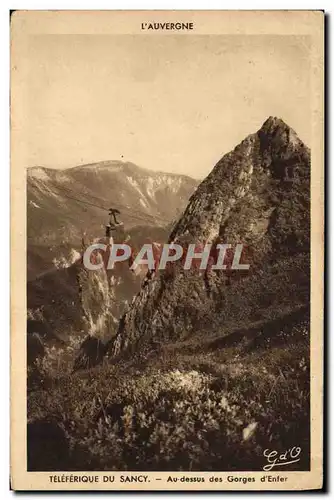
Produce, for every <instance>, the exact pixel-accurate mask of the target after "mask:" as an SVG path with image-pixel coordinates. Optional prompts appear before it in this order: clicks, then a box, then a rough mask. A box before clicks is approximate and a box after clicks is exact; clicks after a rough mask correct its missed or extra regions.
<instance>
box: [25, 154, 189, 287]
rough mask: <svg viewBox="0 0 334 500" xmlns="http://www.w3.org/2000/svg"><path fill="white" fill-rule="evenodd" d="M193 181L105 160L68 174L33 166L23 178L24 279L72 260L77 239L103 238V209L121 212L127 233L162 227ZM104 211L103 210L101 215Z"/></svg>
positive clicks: (182, 203) (181, 204) (183, 201)
mask: <svg viewBox="0 0 334 500" xmlns="http://www.w3.org/2000/svg"><path fill="white" fill-rule="evenodd" d="M196 185H197V182H196V181H195V180H193V179H191V178H190V177H187V176H184V175H177V174H167V173H162V172H153V171H149V170H146V169H143V168H140V167H137V166H136V165H134V164H132V163H125V162H117V161H108V162H100V163H94V164H91V165H83V166H78V167H74V168H70V169H66V170H54V169H50V168H43V167H33V168H30V169H28V173H27V221H28V228H27V231H28V279H31V278H34V277H35V276H36V275H37V274H39V273H41V272H45V271H47V270H48V269H50V268H51V267H53V264H52V261H53V260H54V259H55V260H56V261H57V260H59V259H61V258H64V259H66V260H68V261H69V264H70V263H71V261H72V262H73V259H72V260H71V252H72V251H73V250H75V251H78V250H79V247H80V244H81V238H82V236H83V235H84V234H86V237H87V239H90V238H96V237H101V236H103V234H104V226H105V224H106V223H107V220H108V213H107V210H108V209H109V207H111V206H113V207H116V208H118V209H119V210H120V212H121V216H120V217H121V220H122V221H124V224H125V228H126V230H127V229H128V228H131V227H136V226H151V227H153V226H160V227H164V226H166V225H168V224H170V223H171V221H172V220H174V219H175V217H177V215H178V214H179V213H180V212H181V211H182V209H183V208H184V206H185V204H186V201H187V200H188V198H189V196H190V195H191V193H192V192H193V190H194V189H195V186H196ZM104 209H105V210H104Z"/></svg>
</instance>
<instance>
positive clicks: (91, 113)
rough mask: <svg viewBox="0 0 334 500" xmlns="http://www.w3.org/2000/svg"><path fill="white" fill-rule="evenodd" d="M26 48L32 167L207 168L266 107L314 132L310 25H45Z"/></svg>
mask: <svg viewBox="0 0 334 500" xmlns="http://www.w3.org/2000/svg"><path fill="white" fill-rule="evenodd" d="M28 54H29V56H28V74H27V113H28V116H29V120H27V123H28V125H27V130H26V131H25V137H27V146H28V148H27V167H31V166H35V165H40V166H45V167H51V168H68V167H73V166H76V165H80V164H86V163H93V162H98V161H105V160H123V161H132V162H134V163H136V164H137V165H139V166H141V167H145V168H148V169H152V170H160V171H166V172H175V173H182V174H187V175H190V176H192V177H195V178H202V177H204V176H205V175H207V174H208V173H209V172H210V171H211V170H212V168H213V167H214V165H215V163H216V162H217V161H218V160H219V159H220V158H221V156H222V155H223V154H225V153H227V152H229V151H230V150H231V149H233V148H234V147H235V146H236V145H237V144H238V143H239V142H240V141H241V140H242V139H244V138H245V137H246V136H247V135H249V134H250V133H253V132H256V131H257V130H258V129H259V128H260V127H261V125H262V123H263V122H264V121H265V120H266V119H267V117H268V116H278V117H280V118H282V119H283V120H284V121H285V122H286V123H288V124H289V125H290V126H291V127H292V128H293V129H295V131H296V132H297V134H298V135H299V137H300V138H301V139H302V140H303V141H304V142H306V144H308V145H310V142H311V137H310V134H311V119H310V95H311V94H310V78H309V77H310V61H309V56H310V46H309V38H308V37H306V36H304V37H302V36H271V35H270V36H269V35H262V36H241V35H228V36H223V35H156V36H154V37H152V36H147V35H107V36H106V35H35V36H31V37H30V43H29V48H28Z"/></svg>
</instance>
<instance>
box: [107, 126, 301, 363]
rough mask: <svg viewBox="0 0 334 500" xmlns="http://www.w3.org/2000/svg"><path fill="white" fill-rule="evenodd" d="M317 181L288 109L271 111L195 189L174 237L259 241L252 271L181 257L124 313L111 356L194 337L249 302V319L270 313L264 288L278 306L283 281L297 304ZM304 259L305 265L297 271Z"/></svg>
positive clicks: (194, 240) (176, 239)
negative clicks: (193, 264) (283, 114)
mask: <svg viewBox="0 0 334 500" xmlns="http://www.w3.org/2000/svg"><path fill="white" fill-rule="evenodd" d="M309 181H310V151H309V149H308V148H307V147H306V146H305V145H304V144H303V142H302V141H301V140H300V139H299V138H298V136H297V134H296V132H295V131H294V130H292V129H291V128H290V127H289V126H288V125H287V124H286V123H284V122H283V121H282V120H281V119H279V118H275V117H269V118H268V119H267V120H266V121H265V122H264V124H263V125H262V127H261V128H260V129H259V130H258V131H257V132H256V133H254V134H251V135H249V136H248V137H246V139H244V140H243V141H242V142H241V143H240V144H239V145H238V146H237V147H236V148H235V149H234V150H233V151H231V152H230V153H227V154H226V155H224V156H223V157H222V158H221V160H220V161H219V162H218V163H217V164H216V166H215V167H214V168H213V170H212V172H211V173H210V174H209V175H208V176H207V177H206V179H205V180H203V182H202V183H201V184H200V185H199V187H198V188H197V190H196V191H195V193H194V194H193V195H192V196H191V198H190V200H189V204H188V206H187V208H186V210H185V211H184V213H183V215H182V216H181V217H180V219H179V220H178V222H177V223H176V224H175V226H174V228H173V230H172V232H171V234H170V238H169V242H172V241H173V242H178V243H180V244H187V243H189V242H192V243H198V242H202V243H215V242H217V241H224V242H225V243H229V244H236V243H243V244H244V245H245V246H247V248H249V249H251V251H250V252H249V254H248V258H249V256H250V255H251V262H250V272H249V274H248V275H247V276H241V275H240V274H239V275H237V274H236V275H235V276H233V277H232V278H231V277H230V278H229V279H228V280H227V277H226V273H225V271H222V270H221V271H215V272H212V273H211V274H210V276H206V277H205V280H204V278H203V273H199V272H198V270H196V269H191V270H188V271H185V270H184V269H183V268H182V266H181V265H180V264H175V266H174V271H173V273H172V274H171V273H167V272H166V271H160V272H159V273H158V274H156V275H155V276H153V277H152V279H150V280H149V281H148V283H146V284H145V286H143V287H142V289H141V290H140V292H139V294H138V295H137V296H136V298H135V299H134V301H133V303H132V305H131V307H130V308H129V310H128V311H127V312H126V314H125V315H124V316H123V318H122V320H121V321H120V325H119V329H118V333H117V335H116V337H115V338H114V339H113V340H112V341H111V343H110V346H109V356H111V357H113V356H117V355H119V354H120V353H122V352H124V351H127V350H135V349H137V348H138V347H139V346H140V345H141V344H142V343H145V342H151V341H152V340H154V341H159V342H165V341H170V340H179V339H182V338H185V337H188V336H189V335H191V333H192V332H194V331H196V330H198V329H199V328H200V327H201V326H202V325H205V324H208V323H214V322H217V324H222V325H223V324H224V321H226V317H227V316H228V317H229V318H230V317H232V318H234V320H235V321H237V320H238V318H239V319H240V318H241V312H240V311H242V312H243V316H242V317H243V321H244V320H245V318H246V316H247V314H248V316H249V319H252V318H253V314H254V311H255V310H256V313H257V316H258V317H261V310H262V309H261V307H262V305H263V304H262V301H263V300H264V299H263V297H269V299H268V300H267V302H268V304H267V306H266V307H267V308H268V307H271V305H272V304H273V303H274V302H275V300H278V296H279V292H278V289H279V287H280V286H281V284H282V283H283V284H284V289H285V292H284V293H285V294H286V295H287V296H289V293H290V297H289V300H290V304H292V306H291V307H292V308H293V306H294V305H295V306H296V307H297V306H299V305H303V304H304V303H305V302H306V301H307V292H306V291H305V290H306V289H307V286H306V283H307V282H308V255H309V230H310V220H309V202H310V199H309ZM296 268H298V273H297V275H296V273H294V272H293V271H292V269H296ZM255 284H256V286H257V288H256V289H254V286H255ZM303 284H305V287H304V286H303ZM228 285H229V286H228ZM276 288H277V289H276ZM291 294H292V295H291ZM270 297H271V298H270ZM282 297H283V298H282V299H281V301H283V302H284V300H285V299H284V296H283V295H282ZM270 300H271V302H270ZM252 301H253V302H252ZM224 318H225V320H224ZM219 322H220V323H219Z"/></svg>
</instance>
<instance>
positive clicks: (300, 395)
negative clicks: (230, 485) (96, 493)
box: [28, 117, 310, 473]
mask: <svg viewBox="0 0 334 500" xmlns="http://www.w3.org/2000/svg"><path fill="white" fill-rule="evenodd" d="M169 241H170V242H177V243H178V244H180V245H181V246H182V247H183V248H184V249H187V246H188V244H189V243H191V242H193V243H203V242H209V243H212V244H216V243H217V242H218V243H219V242H224V243H229V244H231V245H235V244H237V243H242V244H244V245H245V248H246V249H247V252H246V255H244V258H245V259H247V262H248V263H249V264H250V268H249V270H248V271H242V272H241V271H238V270H231V268H228V269H227V270H212V269H211V270H210V272H207V271H205V272H199V271H198V268H196V267H195V268H191V269H189V270H184V269H183V266H182V264H181V262H180V261H179V262H177V263H175V264H174V265H173V266H172V270H169V271H168V272H167V271H159V272H157V273H153V274H152V275H151V276H150V277H149V279H148V280H147V281H146V283H145V284H140V289H139V291H138V293H137V295H136V297H135V299H134V300H133V301H132V303H131V304H129V305H128V307H127V308H126V310H125V312H124V314H123V316H122V318H121V320H120V321H119V323H118V324H116V325H115V330H114V332H113V337H112V338H111V339H110V340H109V341H108V342H107V344H103V347H102V346H101V344H100V343H99V342H98V339H97V337H94V336H93V337H90V338H88V339H86V341H85V342H84V343H82V344H81V345H80V346H79V345H78V346H77V348H76V349H72V351H71V352H69V351H68V350H67V351H66V353H64V352H63V351H58V352H55V351H51V350H47V352H46V353H45V355H44V356H40V357H39V359H38V361H37V362H36V364H35V366H33V367H32V368H31V373H30V376H29V379H28V390H29V398H28V451H29V453H28V470H42V469H43V470H109V471H110V470H128V471H133V470H142V471H145V470H164V471H166V470H167V471H168V470H179V471H201V470H202V471H204V470H206V471H215V470H224V471H245V470H264V469H263V467H264V465H265V464H266V463H267V462H266V459H265V457H264V451H265V450H266V449H269V450H277V452H278V453H284V452H285V451H287V450H288V449H291V447H292V446H294V447H298V449H300V451H299V453H300V458H299V459H298V460H297V461H296V462H294V463H293V464H292V465H291V467H290V468H289V469H288V468H287V467H286V466H284V465H278V466H276V467H275V469H274V472H275V473H277V472H278V471H287V470H289V471H291V470H309V468H310V435H309V424H310V372H309V369H310V345H309V328H310V318H309V313H310V311H309V293H310V151H309V149H308V148H307V147H306V146H305V145H304V144H303V143H302V142H301V141H300V139H299V138H298V136H297V134H296V133H295V132H294V131H293V130H292V129H291V128H290V127H289V126H288V125H287V124H285V123H284V122H283V121H282V120H281V119H278V118H273V117H269V118H268V119H267V120H266V121H265V123H264V124H263V125H262V126H261V128H260V129H259V130H258V131H256V132H255V133H253V134H251V135H249V136H248V137H246V138H245V140H244V141H242V142H241V143H240V144H239V145H238V146H236V148H235V149H234V150H233V151H231V152H230V153H228V154H226V155H225V156H224V157H223V158H222V159H221V160H220V161H219V162H218V163H217V165H216V166H215V167H214V168H213V170H212V172H211V173H210V174H209V175H208V177H207V178H206V179H204V180H203V182H202V183H201V184H200V185H199V186H198V188H197V190H196V191H195V192H194V193H193V194H192V196H191V197H190V200H189V203H188V205H187V206H186V208H185V210H184V212H183V213H182V214H181V215H180V217H179V218H178V221H177V222H176V223H175V224H174V225H173V227H172V229H171V231H170V234H169ZM101 278H102V277H101ZM94 280H98V276H97V275H96V276H95V277H94V276H93V275H91V277H90V278H89V281H88V287H87V289H88V290H90V293H89V295H88V299H89V300H88V301H87V302H85V304H86V306H87V310H90V312H91V313H92V314H95V315H97V316H98V315H99V314H103V317H104V318H111V315H110V314H109V313H105V310H106V309H105V307H106V306H107V305H108V302H107V301H106V300H95V299H96V293H97V292H98V290H100V292H101V293H102V289H101V286H99V285H101V283H102V281H99V282H96V283H95V285H94V283H93V281H94ZM102 288H103V287H102ZM88 306H89V307H88ZM89 345H92V346H93V350H94V349H95V352H96V358H98V363H95V364H98V366H95V367H93V368H92V367H91V366H92V365H89V364H86V365H85V364H84V363H81V364H80V363H79V366H78V365H76V361H75V360H78V359H79V360H82V359H85V349H86V347H87V346H88V347H89ZM101 349H102V351H103V352H101ZM64 351H65V349H64ZM88 351H89V349H88ZM88 351H87V352H88ZM65 354H66V356H68V358H67V359H66V361H64V359H65V358H66V356H65ZM76 366H77V368H78V369H77V370H75V372H73V371H72V369H73V367H74V368H75V367H76ZM87 368H89V369H87ZM42 431H43V447H44V449H43V456H41V453H40V449H41V445H42V443H41V440H40V438H39V435H40V434H41V433H42ZM46 450H48V451H47V452H46ZM59 457H61V458H59Z"/></svg>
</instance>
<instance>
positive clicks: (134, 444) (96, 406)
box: [28, 343, 309, 471]
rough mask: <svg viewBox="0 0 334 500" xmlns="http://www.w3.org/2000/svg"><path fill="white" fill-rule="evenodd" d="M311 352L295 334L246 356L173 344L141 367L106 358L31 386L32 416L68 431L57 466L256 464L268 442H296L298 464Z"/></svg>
mask: <svg viewBox="0 0 334 500" xmlns="http://www.w3.org/2000/svg"><path fill="white" fill-rule="evenodd" d="M308 357H309V353H308V347H307V345H306V343H305V344H303V343H298V344H295V345H291V346H289V347H286V348H284V349H283V348H281V347H280V348H273V349H270V350H267V351H266V350H261V351H259V352H253V353H248V354H244V355H242V354H241V353H240V352H236V351H235V350H232V349H230V350H228V349H227V350H224V351H223V352H221V353H207V354H202V355H197V356H195V355H192V356H189V355H188V356H186V355H183V354H182V353H181V354H180V353H178V352H169V353H167V354H166V353H164V354H163V355H161V356H160V358H158V359H155V360H154V361H152V362H151V363H150V362H148V363H147V366H146V368H145V369H142V370H140V371H138V369H137V368H136V363H135V362H134V361H132V362H131V363H127V364H123V365H119V366H117V367H115V366H111V365H106V366H102V367H98V368H95V369H93V370H89V371H87V372H82V373H78V374H75V375H73V376H71V377H68V376H66V377H63V378H59V379H58V380H57V381H54V382H53V388H52V389H48V390H38V391H35V392H32V393H31V394H30V397H29V408H28V418H29V422H38V421H48V422H50V421H51V422H54V423H57V425H58V426H60V428H62V429H63V430H64V433H65V435H66V437H67V440H68V459H66V463H64V459H63V458H62V460H61V461H60V462H61V463H57V461H56V460H55V462H54V463H53V464H52V465H50V466H49V468H50V469H53V470H57V469H58V470H185V471H187V470H261V469H262V467H263V465H264V464H265V463H266V462H265V460H264V458H263V451H264V449H266V448H270V449H276V450H278V451H279V452H284V451H285V449H286V448H291V447H292V446H300V447H301V448H302V454H301V461H300V462H298V463H296V464H295V469H296V470H305V469H307V468H308V467H309V366H308V362H307V360H308ZM171 365H172V366H173V368H171ZM33 448H34V443H33V442H32V443H30V456H31V457H34V453H33ZM32 462H33V458H32ZM43 467H44V468H45V464H38V463H35V462H34V463H32V464H30V468H34V469H35V470H38V469H39V470H43ZM291 467H293V466H291ZM275 470H276V468H275ZM277 470H279V468H277ZM289 470H293V469H291V468H290V469H289Z"/></svg>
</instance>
